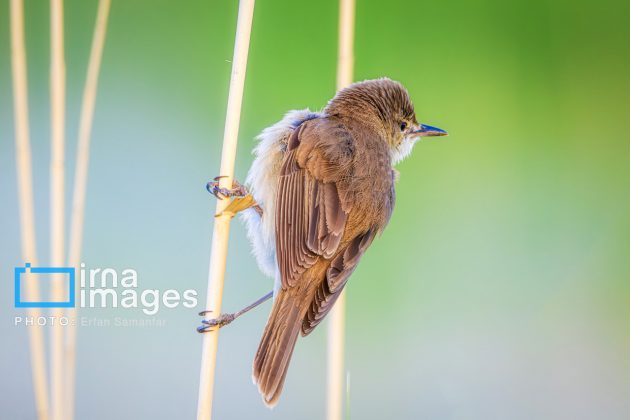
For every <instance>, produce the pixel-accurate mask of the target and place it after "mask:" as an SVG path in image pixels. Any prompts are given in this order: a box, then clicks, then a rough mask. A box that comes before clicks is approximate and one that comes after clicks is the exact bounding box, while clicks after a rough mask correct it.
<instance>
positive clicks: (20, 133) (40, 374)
mask: <svg viewBox="0 0 630 420" xmlns="http://www.w3.org/2000/svg"><path fill="white" fill-rule="evenodd" d="M10 9H11V10H10V13H11V16H10V20H11V67H12V73H13V107H14V118H15V160H16V167H17V184H18V203H19V208H20V233H21V244H22V259H23V261H24V262H30V263H31V264H32V265H37V248H36V241H35V215H34V213H35V210H34V204H33V170H32V160H31V145H30V133H29V127H28V83H27V76H26V68H27V67H26V44H25V42H24V2H23V0H11V3H10ZM25 292H26V293H25V294H26V296H28V298H27V299H28V300H29V301H31V302H34V301H39V300H40V291H39V286H38V283H37V282H28V284H27V285H26V290H25ZM27 315H28V316H29V317H31V318H33V319H37V318H39V316H40V315H41V311H40V310H39V309H38V308H28V309H27ZM28 336H29V345H30V357H31V375H32V380H33V392H34V396H35V410H36V412H37V418H38V419H39V420H48V419H49V396H48V384H47V382H48V381H47V374H46V357H45V352H44V350H45V347H44V331H43V327H42V326H39V325H37V323H35V325H32V326H29V327H28Z"/></svg>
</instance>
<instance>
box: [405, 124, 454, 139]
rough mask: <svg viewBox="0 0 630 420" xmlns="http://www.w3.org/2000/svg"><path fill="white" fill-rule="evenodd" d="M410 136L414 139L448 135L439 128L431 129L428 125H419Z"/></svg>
mask: <svg viewBox="0 0 630 420" xmlns="http://www.w3.org/2000/svg"><path fill="white" fill-rule="evenodd" d="M410 134H411V136H414V137H434V136H448V133H447V132H446V131H444V130H442V129H441V128H437V127H431V126H430V125H425V124H420V126H419V127H418V128H416V129H415V130H413V131H412V132H411V133H410Z"/></svg>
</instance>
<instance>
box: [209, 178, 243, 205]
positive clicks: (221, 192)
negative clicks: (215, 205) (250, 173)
mask: <svg viewBox="0 0 630 420" xmlns="http://www.w3.org/2000/svg"><path fill="white" fill-rule="evenodd" d="M221 178H225V176H217V177H215V178H214V179H213V180H212V181H210V182H208V184H206V189H207V190H208V192H209V193H210V194H212V195H214V196H215V197H216V198H218V199H219V200H223V199H224V198H230V197H245V196H246V195H247V194H248V192H247V188H246V187H245V186H244V185H242V184H241V183H240V182H238V181H237V180H235V179H233V180H232V188H231V189H230V188H222V187H220V186H219V180H220V179H221Z"/></svg>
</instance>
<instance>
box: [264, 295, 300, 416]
mask: <svg viewBox="0 0 630 420" xmlns="http://www.w3.org/2000/svg"><path fill="white" fill-rule="evenodd" d="M300 312H301V310H300V308H299V307H298V305H297V302H295V299H294V298H293V297H292V296H289V294H288V293H287V292H285V291H283V290H280V292H279V293H278V295H277V296H276V300H275V301H274V304H273V309H272V310H271V315H270V316H269V320H268V321H267V326H266V327H265V331H264V332H263V336H262V339H261V340H260V344H259V345H258V351H257V352H256V357H255V358H254V371H253V380H254V383H255V384H258V390H259V391H260V393H261V395H262V398H263V401H264V403H265V404H266V405H267V406H269V407H273V406H274V405H276V403H277V402H278V398H280V393H281V392H282V386H283V385H284V379H285V377H286V375H287V369H288V368H289V362H290V361H291V355H292V354H293V348H294V347H295V342H296V341H297V337H298V334H299V333H300V328H301V326H302V318H303V315H301V314H300Z"/></svg>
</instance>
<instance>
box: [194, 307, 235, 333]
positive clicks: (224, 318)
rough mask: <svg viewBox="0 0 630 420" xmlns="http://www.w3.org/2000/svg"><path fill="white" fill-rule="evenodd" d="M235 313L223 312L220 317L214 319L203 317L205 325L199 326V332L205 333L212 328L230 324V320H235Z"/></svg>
mask: <svg viewBox="0 0 630 420" xmlns="http://www.w3.org/2000/svg"><path fill="white" fill-rule="evenodd" d="M206 313H208V311H203V312H200V313H199V314H200V315H201V314H204V315H205V314H206ZM234 319H235V317H234V314H221V315H220V316H219V317H218V318H214V319H202V320H201V323H202V324H203V325H201V326H199V327H197V332H198V333H205V332H208V331H210V330H211V329H212V328H214V327H217V328H221V327H224V326H226V325H228V324H229V323H230V322H232V321H234Z"/></svg>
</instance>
